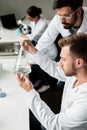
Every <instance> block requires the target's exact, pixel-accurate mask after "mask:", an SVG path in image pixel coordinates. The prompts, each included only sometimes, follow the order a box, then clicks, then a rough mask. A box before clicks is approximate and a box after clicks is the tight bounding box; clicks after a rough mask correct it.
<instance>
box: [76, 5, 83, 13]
mask: <svg viewBox="0 0 87 130" xmlns="http://www.w3.org/2000/svg"><path fill="white" fill-rule="evenodd" d="M76 12H77V14H78V15H81V14H82V7H79V8H78V9H77V11H76Z"/></svg>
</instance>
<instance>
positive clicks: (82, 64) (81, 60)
mask: <svg viewBox="0 0 87 130" xmlns="http://www.w3.org/2000/svg"><path fill="white" fill-rule="evenodd" d="M76 66H77V67H78V68H81V67H83V66H84V61H83V59H81V58H78V59H76Z"/></svg>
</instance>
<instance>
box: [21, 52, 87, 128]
mask: <svg viewBox="0 0 87 130" xmlns="http://www.w3.org/2000/svg"><path fill="white" fill-rule="evenodd" d="M28 58H29V59H31V61H32V63H36V64H37V63H38V64H39V65H40V67H41V68H43V69H44V70H45V71H46V72H48V73H49V74H50V75H51V76H53V77H55V78H58V79H59V80H61V81H65V86H64V92H63V98H62V105H61V111H60V113H59V114H54V113H53V112H52V111H51V109H50V108H49V107H48V106H47V105H46V103H45V102H43V101H42V100H41V98H40V96H39V94H38V93H37V91H36V90H34V89H32V90H31V91H30V92H25V91H23V97H22V98H23V100H24V102H25V103H26V105H27V107H28V108H29V109H30V110H31V111H32V112H33V114H34V115H35V116H36V118H37V119H38V120H39V121H40V122H41V123H42V125H43V126H44V127H45V128H46V129H47V130H87V82H86V83H83V84H82V85H80V86H78V87H76V88H74V87H73V84H74V82H75V81H76V77H74V76H71V77H66V76H65V75H64V72H63V70H62V68H61V67H60V66H59V65H58V63H56V62H54V61H52V60H50V59H49V58H48V57H47V56H44V55H43V53H41V52H37V53H36V54H35V55H32V54H29V56H28Z"/></svg>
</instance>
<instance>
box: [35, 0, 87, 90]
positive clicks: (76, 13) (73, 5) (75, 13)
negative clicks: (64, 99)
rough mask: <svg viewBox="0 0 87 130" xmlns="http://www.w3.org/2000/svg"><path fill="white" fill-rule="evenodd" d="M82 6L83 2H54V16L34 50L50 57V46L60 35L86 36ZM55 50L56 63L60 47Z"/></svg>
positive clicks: (86, 14) (86, 17)
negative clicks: (83, 34) (56, 52)
mask: <svg viewBox="0 0 87 130" xmlns="http://www.w3.org/2000/svg"><path fill="white" fill-rule="evenodd" d="M82 6H83V0H54V3H53V9H54V10H56V14H55V16H54V17H53V19H52V20H51V22H50V24H49V26H48V27H47V29H46V30H45V32H44V33H43V35H42V36H41V37H40V39H39V41H38V43H37V45H36V48H37V49H38V50H39V51H42V52H44V53H45V54H48V56H49V57H52V55H53V49H52V45H53V44H54V42H55V40H56V38H57V37H58V36H59V35H60V34H61V36H62V37H65V36H68V35H71V34H73V33H79V32H83V33H86V34H87V9H86V7H84V8H83V7H82ZM58 38H59V37H58ZM57 42H58V40H57ZM57 48H58V55H57V57H56V58H55V59H57V61H58V60H59V59H60V58H59V53H60V47H59V46H57ZM54 53H55V52H54ZM58 83H59V81H58ZM60 85H61V82H60ZM60 85H58V86H60ZM40 89H43V88H40Z"/></svg>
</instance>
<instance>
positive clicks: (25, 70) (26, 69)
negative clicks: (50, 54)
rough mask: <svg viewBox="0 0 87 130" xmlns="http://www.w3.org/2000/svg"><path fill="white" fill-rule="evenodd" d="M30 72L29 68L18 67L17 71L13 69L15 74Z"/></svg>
mask: <svg viewBox="0 0 87 130" xmlns="http://www.w3.org/2000/svg"><path fill="white" fill-rule="evenodd" d="M30 72H31V68H30V67H19V68H18V69H17V68H15V69H14V73H15V74H28V73H30Z"/></svg>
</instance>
